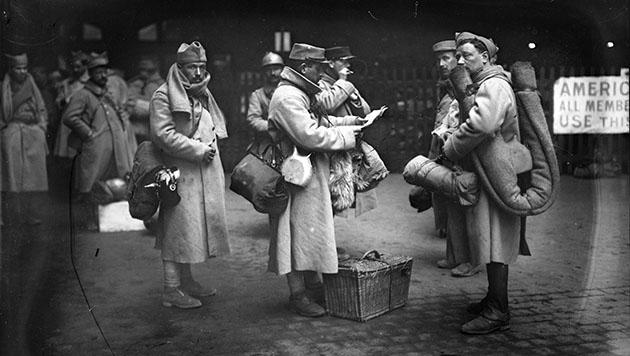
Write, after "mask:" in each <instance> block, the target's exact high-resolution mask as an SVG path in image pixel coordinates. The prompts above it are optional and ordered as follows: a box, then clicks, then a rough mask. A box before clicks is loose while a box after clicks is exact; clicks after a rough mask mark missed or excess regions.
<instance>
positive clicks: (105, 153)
mask: <svg viewBox="0 0 630 356" xmlns="http://www.w3.org/2000/svg"><path fill="white" fill-rule="evenodd" d="M108 63H109V60H108V59H107V54H106V53H102V54H96V53H94V54H92V55H91V57H90V60H89V62H88V65H87V67H88V73H89V76H90V80H88V81H87V82H86V83H85V85H84V87H83V88H82V89H80V90H79V91H77V92H76V93H75V94H74V95H72V97H71V98H70V102H69V103H68V105H67V106H66V109H65V110H64V113H63V115H62V122H63V123H64V125H66V126H68V127H69V128H70V130H71V133H70V135H69V136H68V145H69V146H70V147H72V148H74V149H75V150H76V151H77V152H79V154H78V155H77V156H76V158H75V160H76V161H75V163H74V172H73V174H74V183H73V185H74V189H75V190H76V191H77V193H78V194H77V195H76V196H75V198H74V201H75V203H78V204H80V205H79V206H77V209H76V210H75V212H76V213H77V214H76V216H74V219H76V220H77V222H78V223H80V224H82V227H84V228H87V229H88V230H96V229H98V226H96V223H97V216H96V208H97V207H96V204H94V202H93V200H92V188H93V187H94V184H95V183H96V182H97V181H105V180H108V179H112V178H123V177H124V176H125V175H126V174H127V173H128V172H130V171H131V166H132V161H133V148H132V147H131V143H130V142H129V140H128V135H127V130H130V128H129V127H128V125H127V124H126V123H125V121H123V119H122V116H121V114H122V112H121V110H120V106H119V105H118V104H117V103H116V101H115V99H114V98H112V97H111V95H110V94H109V93H108V91H107V80H108V76H107V65H108Z"/></svg>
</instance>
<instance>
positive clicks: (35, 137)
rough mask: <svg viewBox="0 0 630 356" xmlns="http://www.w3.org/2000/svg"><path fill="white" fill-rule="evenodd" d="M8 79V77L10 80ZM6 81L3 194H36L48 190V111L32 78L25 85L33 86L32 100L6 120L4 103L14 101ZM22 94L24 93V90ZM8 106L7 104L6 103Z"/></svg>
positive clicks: (1, 119)
mask: <svg viewBox="0 0 630 356" xmlns="http://www.w3.org/2000/svg"><path fill="white" fill-rule="evenodd" d="M8 76H9V75H8V74H7V77H8ZM7 83H8V80H7V78H5V81H4V82H3V86H2V88H0V91H2V93H0V94H1V95H0V143H1V145H0V147H1V149H2V155H1V157H2V162H1V165H2V168H1V172H2V184H1V186H2V191H5V192H15V193H18V192H34V191H47V190H48V176H47V171H46V155H47V154H48V146H47V145H46V126H47V123H48V119H47V114H46V107H45V106H44V102H43V100H42V99H41V94H40V93H39V89H38V88H37V86H36V85H35V82H34V81H33V79H32V77H31V76H30V74H29V75H28V79H27V82H26V83H25V84H23V85H25V86H27V87H28V86H30V88H31V90H32V93H31V94H30V97H29V98H28V99H27V100H25V101H23V102H22V103H21V104H20V105H19V106H17V107H13V108H12V109H13V110H11V113H9V115H10V117H5V114H4V113H3V112H4V110H3V109H4V105H5V103H4V102H3V101H4V100H12V99H13V96H12V93H11V89H10V85H6V84H7ZM23 90H25V89H24V88H23ZM7 104H8V103H7Z"/></svg>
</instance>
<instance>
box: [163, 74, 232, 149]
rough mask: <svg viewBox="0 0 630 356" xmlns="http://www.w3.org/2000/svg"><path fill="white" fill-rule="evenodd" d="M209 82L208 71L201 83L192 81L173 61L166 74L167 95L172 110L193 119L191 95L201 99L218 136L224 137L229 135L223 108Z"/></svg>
mask: <svg viewBox="0 0 630 356" xmlns="http://www.w3.org/2000/svg"><path fill="white" fill-rule="evenodd" d="M209 82H210V74H209V73H206V76H205V77H204V79H203V80H202V81H201V82H200V83H190V82H189V81H188V79H187V78H186V76H185V75H184V73H182V71H181V70H180V69H179V67H178V66H177V63H173V65H171V68H170V69H169V70H168V75H167V76H166V89H167V90H166V95H167V96H168V100H169V104H170V108H171V111H172V112H179V113H183V114H186V115H187V117H188V119H191V113H192V106H191V103H190V100H189V96H191V97H194V98H196V99H198V100H199V101H201V104H202V106H203V107H204V108H205V109H206V110H208V112H209V113H210V117H212V121H213V123H214V126H215V133H216V135H217V137H218V138H219V139H223V138H226V137H227V136H228V135H227V129H226V126H225V117H224V116H223V112H222V111H221V109H219V105H218V104H217V102H216V100H214V97H213V96H212V93H210V90H208V83H209Z"/></svg>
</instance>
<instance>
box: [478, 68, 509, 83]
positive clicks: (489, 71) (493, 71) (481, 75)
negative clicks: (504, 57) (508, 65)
mask: <svg viewBox="0 0 630 356" xmlns="http://www.w3.org/2000/svg"><path fill="white" fill-rule="evenodd" d="M493 77H501V79H505V80H506V81H507V82H508V83H510V85H511V84H512V81H511V80H510V78H508V76H507V75H506V74H505V71H504V70H503V67H501V66H499V65H492V66H489V67H486V68H483V69H482V70H480V71H479V72H477V73H473V74H471V75H470V79H472V81H473V83H475V84H478V85H479V84H481V83H483V82H484V81H486V80H487V79H490V78H493Z"/></svg>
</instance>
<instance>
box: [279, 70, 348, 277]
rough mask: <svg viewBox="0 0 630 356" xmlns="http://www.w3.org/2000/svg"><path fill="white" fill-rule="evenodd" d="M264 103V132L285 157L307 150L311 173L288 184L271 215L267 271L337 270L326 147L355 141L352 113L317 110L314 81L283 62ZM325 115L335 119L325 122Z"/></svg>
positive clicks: (340, 147) (344, 146) (341, 147)
mask: <svg viewBox="0 0 630 356" xmlns="http://www.w3.org/2000/svg"><path fill="white" fill-rule="evenodd" d="M281 78H282V80H281V82H280V84H279V86H278V88H277V89H276V91H275V92H274V95H273V97H272V98H271V103H270V105H269V132H270V134H271V136H272V137H273V139H274V141H276V142H279V144H280V146H281V149H282V151H283V154H284V155H285V156H286V155H288V154H289V153H290V152H292V150H293V147H294V146H297V147H298V149H300V150H301V151H302V152H303V153H307V152H308V153H311V156H310V157H311V158H310V159H311V162H312V164H313V177H312V179H311V181H310V182H309V184H308V185H307V186H306V187H304V188H301V187H295V186H290V185H289V203H288V206H287V209H286V210H285V211H284V212H283V213H282V214H280V216H277V217H272V224H271V225H272V230H273V233H272V238H271V241H270V246H269V266H268V268H269V271H271V272H275V273H277V274H280V275H282V274H286V273H289V272H291V271H305V270H307V271H317V272H322V273H337V251H336V245H335V230H334V222H333V212H332V205H331V200H330V191H329V189H328V180H329V176H330V162H329V159H328V154H327V153H328V152H331V151H339V150H347V149H350V148H353V147H354V146H355V144H356V142H355V136H354V132H353V130H352V128H350V127H348V126H342V125H354V124H356V123H357V120H356V117H354V116H353V117H344V118H338V117H332V116H329V117H328V118H327V119H326V117H325V113H321V114H323V115H319V114H317V113H316V112H314V109H311V103H312V102H311V101H312V100H314V94H316V93H317V92H319V91H320V89H319V88H318V87H317V85H316V84H314V83H313V82H311V81H309V80H307V79H306V78H305V77H303V76H302V75H300V74H299V73H297V72H296V71H294V70H292V69H290V68H289V67H285V68H284V70H283V71H282V74H281ZM327 120H330V121H331V122H332V123H334V124H335V126H334V127H330V124H329V123H328V121H327Z"/></svg>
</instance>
